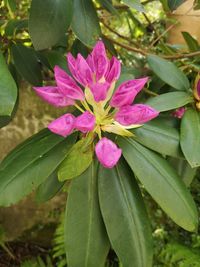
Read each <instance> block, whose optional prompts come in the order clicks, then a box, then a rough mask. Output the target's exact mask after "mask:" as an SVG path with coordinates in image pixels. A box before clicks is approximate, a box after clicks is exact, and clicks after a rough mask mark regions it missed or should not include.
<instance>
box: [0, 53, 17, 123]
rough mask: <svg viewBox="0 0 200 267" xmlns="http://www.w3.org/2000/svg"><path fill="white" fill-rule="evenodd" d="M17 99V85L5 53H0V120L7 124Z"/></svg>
mask: <svg viewBox="0 0 200 267" xmlns="http://www.w3.org/2000/svg"><path fill="white" fill-rule="evenodd" d="M16 100H17V86H16V84H15V81H14V80H13V77H12V75H11V74H10V72H9V70H8V67H7V65H6V62H5V59H4V57H3V55H2V54H1V53H0V121H1V123H0V124H2V125H4V124H6V122H7V121H9V117H11V115H12V112H13V109H14V107H15V102H16Z"/></svg>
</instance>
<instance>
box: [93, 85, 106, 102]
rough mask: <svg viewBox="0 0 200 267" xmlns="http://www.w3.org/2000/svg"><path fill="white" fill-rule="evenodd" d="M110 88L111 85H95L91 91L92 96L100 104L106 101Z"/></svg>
mask: <svg viewBox="0 0 200 267" xmlns="http://www.w3.org/2000/svg"><path fill="white" fill-rule="evenodd" d="M109 88H110V84H109V83H107V82H105V83H95V84H93V85H91V86H90V90H91V91H92V94H93V96H94V100H95V101H96V102H100V101H103V100H105V99H106V96H107V92H108V90H109Z"/></svg>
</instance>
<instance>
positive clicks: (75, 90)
mask: <svg viewBox="0 0 200 267" xmlns="http://www.w3.org/2000/svg"><path fill="white" fill-rule="evenodd" d="M54 73H55V79H56V83H57V86H58V88H59V90H60V91H61V92H62V94H63V95H65V96H66V97H69V98H71V99H75V100H83V99H84V93H83V91H82V90H81V88H80V87H79V86H78V85H77V84H76V82H75V81H74V80H73V79H72V78H71V77H70V76H69V75H68V74H67V73H66V72H65V71H64V70H62V69H61V68H60V67H59V66H55V68H54Z"/></svg>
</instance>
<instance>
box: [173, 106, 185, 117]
mask: <svg viewBox="0 0 200 267" xmlns="http://www.w3.org/2000/svg"><path fill="white" fill-rule="evenodd" d="M185 111H186V109H185V108H184V107H181V108H178V109H177V110H175V111H174V112H172V115H173V116H174V117H175V118H178V119H181V118H182V117H183V115H184V113H185Z"/></svg>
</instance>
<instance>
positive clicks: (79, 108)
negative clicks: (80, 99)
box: [74, 104, 85, 113]
mask: <svg viewBox="0 0 200 267" xmlns="http://www.w3.org/2000/svg"><path fill="white" fill-rule="evenodd" d="M74 106H75V107H76V108H77V109H78V110H80V111H81V112H82V113H83V112H85V110H84V109H82V108H81V107H80V106H79V105H78V104H74Z"/></svg>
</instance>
